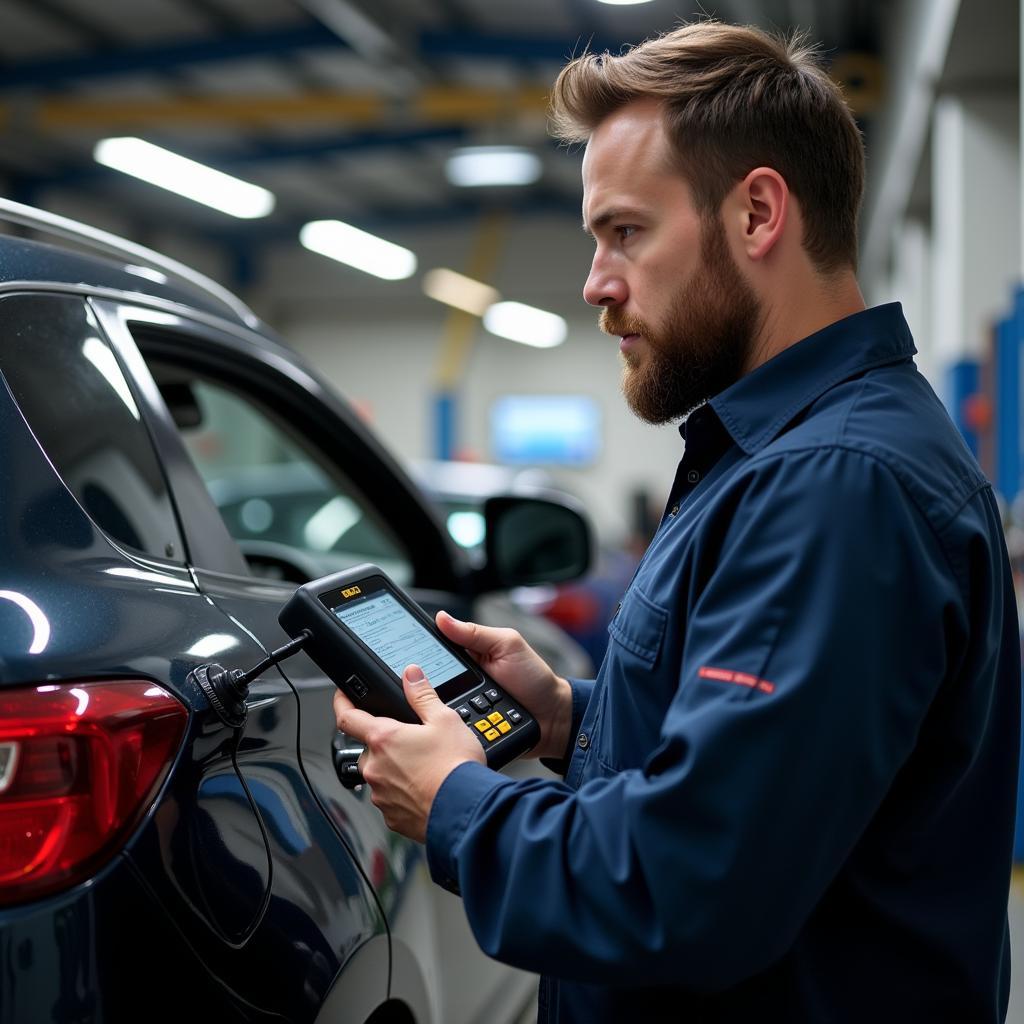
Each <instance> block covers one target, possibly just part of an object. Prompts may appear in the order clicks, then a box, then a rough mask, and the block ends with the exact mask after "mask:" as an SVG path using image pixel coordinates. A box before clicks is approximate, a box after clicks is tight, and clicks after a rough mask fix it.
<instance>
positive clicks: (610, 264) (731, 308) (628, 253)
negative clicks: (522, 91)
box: [583, 100, 761, 423]
mask: <svg viewBox="0 0 1024 1024" xmlns="http://www.w3.org/2000/svg"><path fill="white" fill-rule="evenodd" d="M669 152H670V151H669V148H668V140H667V138H666V137H665V132H664V127H663V124H662V118H661V113H660V109H659V107H658V106H657V104H655V103H654V102H653V101H647V100H643V101H638V102H636V103H632V104H630V105H629V106H627V107H624V108H623V109H622V110H619V111H617V112H616V113H615V114H613V115H612V116H611V117H609V118H608V119H607V120H605V121H604V122H602V123H601V124H600V125H599V126H598V128H597V129H596V130H595V132H594V134H593V136H592V137H591V140H590V143H589V144H588V146H587V152H586V156H585V157H584V161H583V192H584V196H583V219H584V225H585V226H586V228H587V229H588V230H589V231H591V232H592V233H593V235H594V238H595V241H596V246H597V248H596V251H595V253H594V262H593V265H592V267H591V271H590V276H589V278H588V279H587V283H586V286H585V288H584V291H583V294H584V298H586V300H587V302H589V303H591V304H592V305H595V306H601V307H602V310H601V317H600V326H601V329H602V330H603V331H606V332H607V333H608V334H613V335H617V336H618V337H619V338H620V339H621V340H620V343H619V348H620V350H621V352H622V355H623V359H624V361H625V369H624V372H623V392H624V394H625V396H626V400H627V402H628V403H629V405H630V407H631V408H632V409H633V411H634V412H635V413H636V414H637V415H638V416H639V417H641V419H644V420H647V421H648V422H650V423H665V422H667V421H669V420H672V419H678V418H680V417H682V416H685V415H686V414H687V413H689V412H690V411H691V410H693V409H694V408H696V407H697V406H698V405H700V403H701V402H703V401H705V400H706V399H708V398H711V397H712V396H714V395H716V394H718V393H719V392H720V391H722V390H724V389H725V388H727V387H728V386H729V385H730V384H732V383H734V382H735V381H736V380H738V379H739V377H740V376H741V375H742V373H743V371H744V367H745V364H746V362H747V359H748V358H749V355H750V352H751V348H752V346H753V341H754V337H755V335H756V333H757V331H758V329H759V326H760V319H761V309H760V304H759V303H758V300H757V297H756V295H755V294H754V292H753V290H752V289H751V287H750V285H749V284H748V283H747V282H746V281H745V280H744V278H743V276H742V274H741V273H740V271H739V268H738V267H737V266H736V263H735V261H734V259H733V257H732V255H731V253H730V252H729V246H728V242H727V239H726V235H725V230H724V228H723V226H722V224H721V222H720V221H719V220H718V219H717V218H708V217H702V216H701V215H700V214H699V213H698V212H697V210H696V209H695V208H694V205H693V202H692V200H691V198H690V191H689V188H688V187H687V185H686V182H685V181H684V179H683V178H682V177H681V176H680V174H679V172H678V170H677V169H675V168H674V167H673V166H672V165H671V162H670V156H669Z"/></svg>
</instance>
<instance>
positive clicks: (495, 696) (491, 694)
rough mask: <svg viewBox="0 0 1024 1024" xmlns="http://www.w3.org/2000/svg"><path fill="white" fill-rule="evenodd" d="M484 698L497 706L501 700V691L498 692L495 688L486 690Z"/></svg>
mask: <svg viewBox="0 0 1024 1024" xmlns="http://www.w3.org/2000/svg"><path fill="white" fill-rule="evenodd" d="M484 696H485V697H486V698H487V699H488V700H489V701H490V702H491V703H492V704H497V703H498V701H499V700H501V690H496V689H495V688H494V687H493V686H492V687H491V688H490V689H489V690H484Z"/></svg>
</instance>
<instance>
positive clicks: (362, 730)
mask: <svg viewBox="0 0 1024 1024" xmlns="http://www.w3.org/2000/svg"><path fill="white" fill-rule="evenodd" d="M335 720H336V721H337V723H338V728H339V729H340V730H341V731H342V732H343V733H345V735H346V736H352V737H354V738H355V739H357V740H360V741H361V742H363V743H366V742H368V741H367V736H368V735H369V733H371V732H372V731H373V728H374V726H375V725H376V723H377V719H375V718H374V717H373V715H371V714H368V713H367V712H365V711H360V710H359V709H358V708H349V709H346V710H344V711H340V712H338V713H337V714H336V715H335Z"/></svg>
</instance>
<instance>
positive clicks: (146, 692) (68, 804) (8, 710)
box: [0, 680, 188, 905]
mask: <svg viewBox="0 0 1024 1024" xmlns="http://www.w3.org/2000/svg"><path fill="white" fill-rule="evenodd" d="M187 724H188V712H187V710H186V709H185V708H184V707H183V706H182V705H181V704H180V703H179V702H178V700H177V699H176V698H175V697H173V696H172V695H171V694H170V693H168V692H167V691H166V690H164V689H162V688H161V687H159V686H155V685H154V684H153V683H147V682H140V681H135V680H131V681H125V682H104V683H77V684H75V683H70V684H69V683H64V684H61V685H59V686H54V685H49V686H37V687H33V688H32V689H17V690H0V905H5V904H11V903H23V902H25V901H26V900H30V899H37V898H39V897H40V896H44V895H47V894H48V893H52V892H55V891H57V890H59V889H63V888H66V887H68V886H71V885H74V884H75V883H77V882H80V881H82V880H83V879H85V878H88V877H89V875H90V874H93V873H94V872H95V871H96V869H97V868H98V867H99V866H100V864H101V863H102V862H103V861H104V860H106V859H108V858H109V857H110V855H111V854H112V853H113V852H114V851H115V850H116V849H117V847H118V844H119V841H120V840H122V839H124V838H125V837H126V836H127V834H128V833H129V832H130V831H131V829H132V828H133V827H134V826H135V825H136V824H137V823H138V821H139V819H140V818H141V817H142V815H143V813H144V812H145V810H146V808H147V807H148V806H149V803H150V801H151V800H152V799H153V797H154V796H155V794H156V791H157V789H158V788H159V787H160V784H161V783H162V782H163V780H164V778H165V776H166V774H167V771H168V769H169V768H170V766H171V762H172V761H173V760H174V757H175V755H176V753H177V751H178V747H179V746H180V744H181V739H182V736H184V734H185V727H186V725H187Z"/></svg>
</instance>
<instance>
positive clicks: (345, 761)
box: [333, 733, 366, 789]
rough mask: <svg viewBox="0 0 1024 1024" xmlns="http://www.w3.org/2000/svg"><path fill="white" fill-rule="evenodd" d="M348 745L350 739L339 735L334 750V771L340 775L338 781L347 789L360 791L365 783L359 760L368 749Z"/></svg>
mask: <svg viewBox="0 0 1024 1024" xmlns="http://www.w3.org/2000/svg"><path fill="white" fill-rule="evenodd" d="M348 743H349V740H348V737H347V736H342V734H341V733H338V735H337V737H336V738H335V741H334V750H333V753H334V770H335V771H336V772H337V773H338V780H339V781H340V782H341V784H342V785H343V786H344V787H345V788H346V789H358V788H359V787H360V786H362V785H363V784H364V781H365V780H364V779H363V776H362V773H361V772H360V771H359V758H360V756H361V755H362V753H363V751H364V750H365V749H366V747H362V746H349V745H348Z"/></svg>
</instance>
